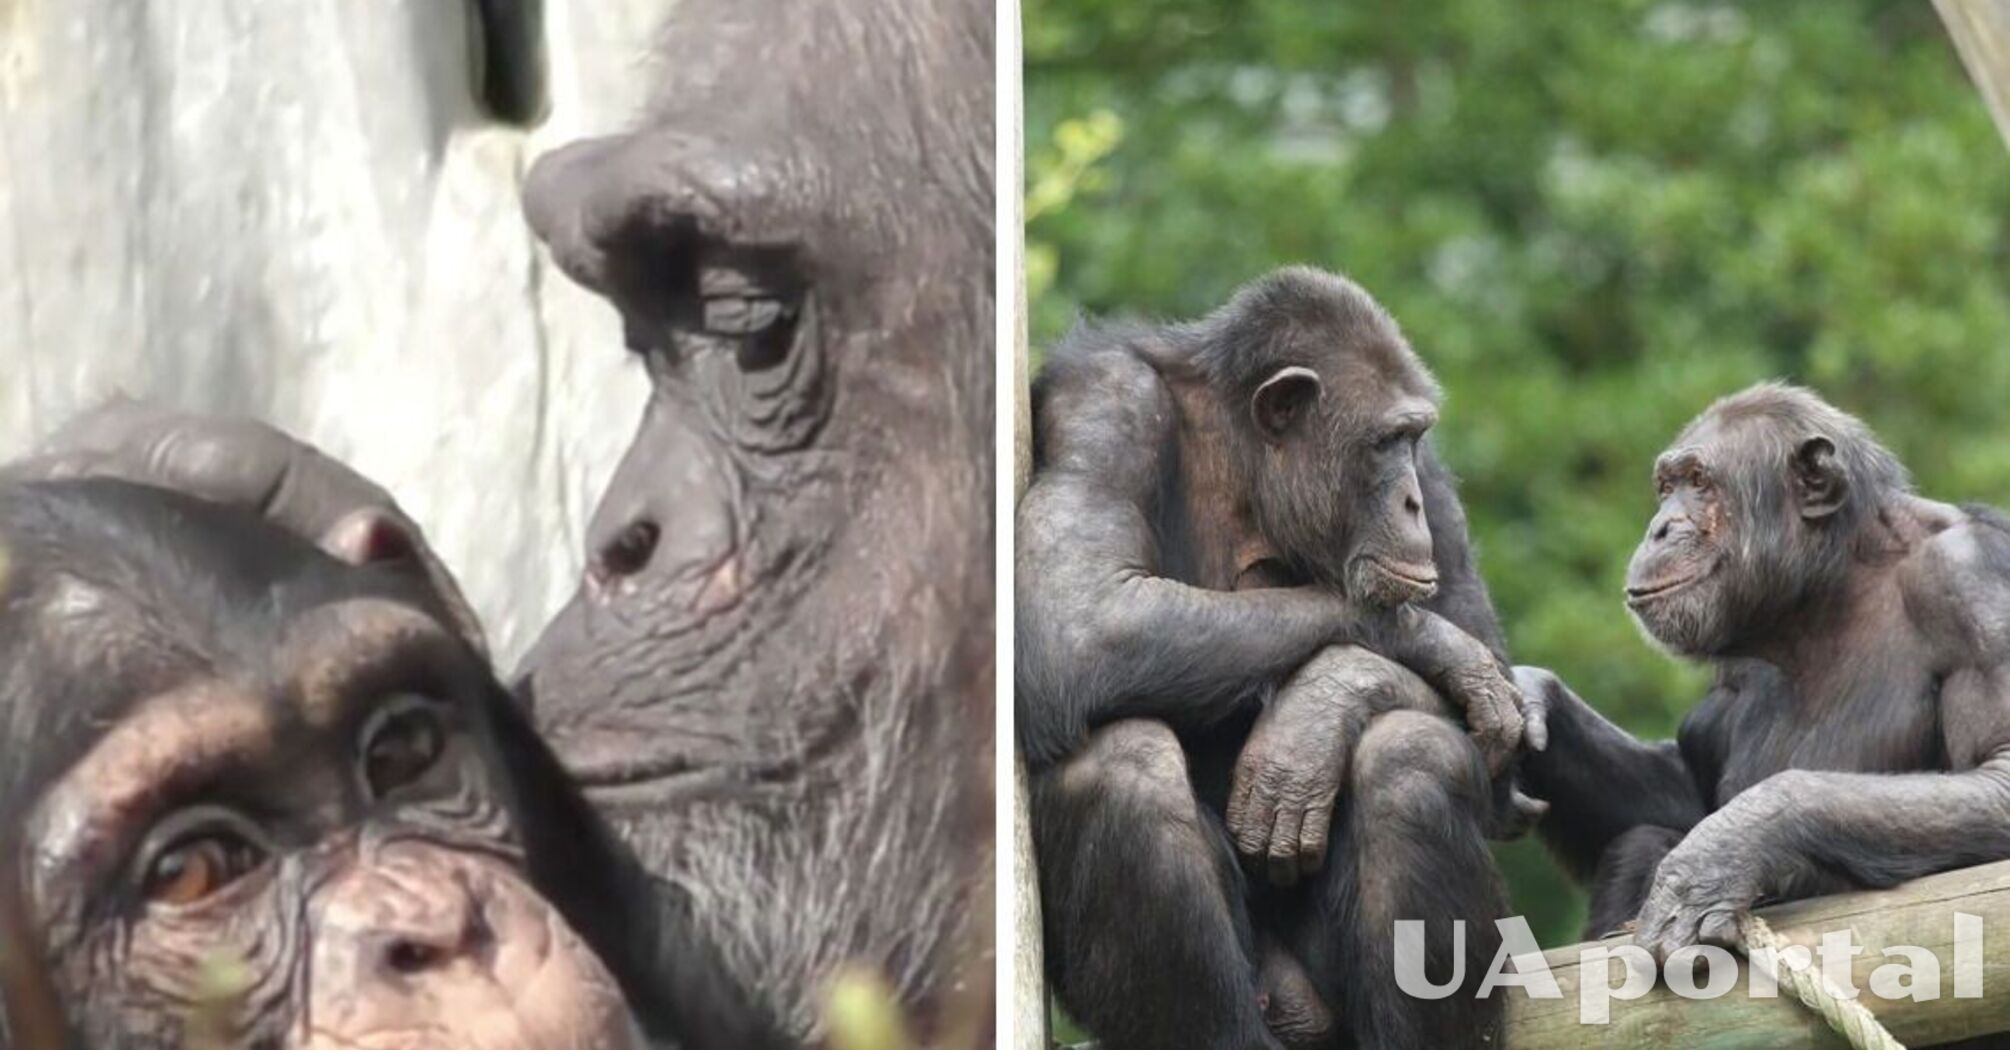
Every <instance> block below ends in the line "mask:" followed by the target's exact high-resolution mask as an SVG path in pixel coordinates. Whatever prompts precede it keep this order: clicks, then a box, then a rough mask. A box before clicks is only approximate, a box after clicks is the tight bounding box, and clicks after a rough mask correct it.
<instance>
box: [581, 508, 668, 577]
mask: <svg viewBox="0 0 2010 1050" xmlns="http://www.w3.org/2000/svg"><path fill="white" fill-rule="evenodd" d="M662 536H663V529H662V527H661V526H659V525H657V524H656V523H655V522H654V521H651V520H650V519H648V518H637V519H635V520H634V521H631V522H629V523H628V524H626V525H623V526H622V527H621V528H619V529H616V530H615V532H614V535H613V536H611V537H609V538H608V539H607V542H605V543H603V544H601V545H600V549H598V550H596V551H594V552H593V558H592V560H591V562H590V563H589V564H588V565H587V567H586V571H587V573H588V574H589V575H591V576H592V577H593V578H594V579H595V580H596V581H597V582H600V583H603V584H605V583H610V582H612V581H614V580H616V579H619V578H621V577H623V576H633V575H635V574H636V573H639V572H641V571H642V570H643V569H646V568H648V567H649V559H650V557H652V556H653V555H654V554H655V553H656V542H657V540H659V539H661V538H662Z"/></svg>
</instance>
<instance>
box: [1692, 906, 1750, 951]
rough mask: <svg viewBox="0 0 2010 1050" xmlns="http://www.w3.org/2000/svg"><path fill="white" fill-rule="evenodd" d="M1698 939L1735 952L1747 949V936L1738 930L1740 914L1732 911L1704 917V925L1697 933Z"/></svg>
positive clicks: (1716, 912) (1711, 913) (1714, 913)
mask: <svg viewBox="0 0 2010 1050" xmlns="http://www.w3.org/2000/svg"><path fill="white" fill-rule="evenodd" d="M1696 939H1697V940H1699V941H1701V942H1702V943H1704V944H1714V945H1716V946H1717V947H1719V948H1730V949H1732V950H1734V951H1741V950H1743V949H1744V947H1745V935H1744V933H1743V932H1742V931H1740V930H1739V929H1738V913H1737V912H1732V911H1713V912H1710V913H1709V914H1707V915H1705V916H1703V925H1702V928H1701V929H1699V930H1697V931H1696Z"/></svg>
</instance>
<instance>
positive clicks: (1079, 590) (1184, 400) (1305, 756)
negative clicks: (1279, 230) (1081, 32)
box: [1016, 268, 1536, 1050]
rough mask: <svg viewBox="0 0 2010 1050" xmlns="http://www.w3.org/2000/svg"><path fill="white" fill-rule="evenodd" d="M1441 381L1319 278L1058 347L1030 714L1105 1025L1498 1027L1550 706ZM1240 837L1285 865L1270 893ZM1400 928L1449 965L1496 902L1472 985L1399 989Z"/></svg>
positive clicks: (1044, 468)
mask: <svg viewBox="0 0 2010 1050" xmlns="http://www.w3.org/2000/svg"><path fill="white" fill-rule="evenodd" d="M1438 400H1439V394H1438V389H1437V387H1436V385H1435V383H1434V382H1433V380H1432V379H1431V377H1430V376H1429V374H1428V373H1427V372H1426V371H1425V370H1424V367H1423V366H1422V364H1421V363H1420V362H1419V361H1418V360H1417V358H1416V355H1415V354H1414V353H1412V352H1411V350H1410V348H1409V346H1408V344H1407V343H1405V341H1404V340H1403V337H1402V335H1401V334H1400V333H1399V332H1398V330H1397V328H1396V325H1395V323H1394V322H1393V321H1392V319H1391V318H1390V317H1389V316H1388V314H1386V313H1385V312H1384V311H1383V310H1382V309H1381V307H1380V306H1379V305H1378V304H1377V303H1376V302H1375V301H1374V300H1373V299H1372V298H1370V297H1369V296H1368V294H1367V293H1366V292H1364V291H1363V290H1361V289H1360V288H1359V287H1358V286H1356V285H1354V284H1353V283H1352V282H1350V281H1347V280H1346V279H1344V278H1341V277H1337V276H1333V275H1330V274H1326V273H1322V272H1319V271H1316V270H1311V269H1303V268H1292V269H1285V270H1281V271H1278V272H1277V273H1274V274H1272V275H1271V276H1269V277H1266V278H1264V279H1261V280H1259V281H1256V282H1254V283H1253V284H1251V285H1249V286H1247V287H1245V288H1244V289H1242V290H1241V291H1239V292H1238V293H1237V294H1236V295H1235V296H1234V298H1233V299H1232V300H1231V301H1230V302H1229V303H1228V304H1227V305H1226V306H1225V307H1223V308H1221V309H1220V310H1218V311H1216V312H1215V313H1213V314H1211V315H1209V316H1207V317H1206V318H1204V319H1202V320H1199V321H1195V322H1191V323H1186V324H1174V325H1168V326H1144V325H1097V326H1090V327H1086V328H1083V329H1081V330H1078V331H1077V332H1075V333H1074V334H1073V335H1071V336H1069V337H1068V338H1067V339H1066V340H1064V341H1063V342H1062V343H1061V344H1060V345H1058V346H1056V347H1055V348H1054V349H1053V350H1052V351H1051V354H1050V357H1049V361H1048V363H1047V365H1046V367H1045V368H1044V369H1043V370H1042V373H1041V376H1040V378H1039V381H1038V383H1037V385H1036V387H1035V390H1034V419H1035V450H1034V477H1033V483H1032V487H1031V489H1030V490H1029V491H1028V492H1027V494H1026V497H1025V499H1024V501H1023V502H1022V503H1021V505H1020V511H1019V529H1018V576H1017V579H1018V581H1019V582H1018V591H1019V593H1018V597H1017V620H1018V633H1017V649H1018V664H1017V667H1018V681H1017V689H1016V703H1017V708H1018V723H1017V725H1018V731H1019V739H1020V743H1021V747H1022V749H1023V751H1024V753H1025V755H1026V757H1027V759H1028V761H1029V764H1030V766H1031V767H1032V769H1033V771H1034V773H1033V777H1034V785H1033V823H1034V833H1035V837H1036V844H1037V847H1038V850H1039V854H1040V872H1041V893H1042V897H1043V899H1044V902H1045V915H1046V918H1047V923H1048V925H1047V934H1046V935H1047V941H1048V946H1049V956H1048V958H1049V960H1050V966H1051V969H1052V976H1053V979H1054V981H1055V984H1056V987H1057V989H1058V992H1059V995H1060V997H1061V1000H1062V1002H1063V1003H1064V1004H1065V1005H1066V1006H1067V1007H1068V1009H1069V1010H1070V1011H1071V1012H1073V1013H1074V1015H1075V1016H1076V1017H1077V1018H1079V1019H1080V1020H1081V1021H1083V1022H1084V1023H1085V1024H1086V1025H1088V1026H1089V1027H1090V1028H1091V1029H1092V1030H1093V1031H1094V1032H1095V1033H1096V1034H1097V1035H1098V1036H1099V1037H1100V1038H1101V1039H1102V1040H1103V1042H1104V1043H1105V1045H1107V1046H1110V1047H1113V1048H1115V1050H1137V1048H1172V1047H1180V1048H1193V1047H1215V1048H1234V1050H1246V1048H1251V1047H1263V1046H1276V1045H1278V1039H1279V1037H1282V1038H1283V1039H1285V1040H1286V1041H1288V1042H1289V1043H1291V1044H1292V1045H1330V1044H1331V1043H1333V1042H1334V1041H1336V1040H1337V1039H1339V1038H1341V1037H1342V1036H1343V1035H1344V1034H1351V1036H1352V1037H1353V1038H1354V1039H1355V1040H1356V1041H1358V1042H1359V1044H1360V1045H1364V1046H1404V1047H1409V1046H1434V1047H1439V1046H1443V1047H1450V1046H1467V1045H1480V1044H1482V1043H1484V1042H1486V1041H1487V1040H1489V1039H1491V1038H1493V1037H1494V1036H1495V1035H1496V1033H1497V1030H1498V1025H1499V1005H1498V1001H1497V1000H1484V999H1479V998H1477V997H1476V996H1474V995H1473V994H1472V991H1473V989H1474V988H1475V987H1476V986H1477V984H1478V981H1479V974H1480V973H1481V972H1483V971H1484V970H1485V968H1486V966H1487V964H1488V962H1489V961H1490V960H1491V958H1492V955H1493V951H1494V947H1495V946H1496V945H1497V944H1498V938H1497V936H1496V934H1495V933H1494V928H1493V926H1492V923H1491V920H1492V919H1493V918H1496V917H1498V916H1499V915H1500V914H1502V913H1503V912H1504V904H1503V901H1502V897H1501V889H1500V885H1499V878H1498V875H1497V873H1496V871H1495V870H1494V868H1493V865H1492V863H1491V859H1490V857H1489V855H1488V853H1487V849H1486V845H1485V838H1486V837H1487V834H1488V833H1489V832H1490V831H1496V830H1499V824H1498V823H1497V821H1498V820H1499V818H1500V814H1501V813H1502V812H1504V811H1501V810H1498V809H1497V808H1496V805H1495V795H1496V791H1495V789H1494V788H1492V787H1490V785H1489V773H1488V769H1489V766H1491V768H1493V769H1494V770H1496V771H1499V770H1501V769H1502V767H1503V766H1504V764H1505V763H1506V759H1507V758H1508V757H1509V755H1510V754H1511V753H1512V751H1513V750H1514V748H1515V746H1516V744H1517V743H1518V740H1519V738H1520V735H1521V731H1522V726H1523V722H1522V715H1521V713H1520V711H1519V710H1518V707H1519V697H1518V695H1517V693H1516V692H1515V690H1514V688H1513V687H1512V686H1511V685H1510V684H1509V683H1508V681H1507V677H1506V667H1505V660H1504V657H1503V655H1502V649H1503V645H1502V640H1501V632H1500V628H1499V625H1498V624H1497V622H1496V621H1495V618H1494V613H1493V609H1492V607H1491V604H1490V603H1489V601H1488V599H1487V595H1486V590H1485V587H1484V585H1483V584H1482V583H1481V581H1480V578H1479V575H1478V573H1477V571H1476V568H1475V566H1474V564H1473V560H1472V557H1471V551H1470V549H1469V546H1468V541H1467V538H1466V529H1465V519H1464V514H1463V511H1462V510H1461V508H1460V506H1459V504H1458V500H1457V495H1456V493H1455V491H1454V487H1453V482H1452V479H1451V477H1450V475H1449V474H1448V473H1447V472H1446V471H1445V469H1444V468H1443V467H1442V466H1441V465H1440V464H1439V461H1438V459H1437V456H1436V454H1435V453H1434V452H1433V451H1432V448H1431V445H1430V442H1429V441H1428V440H1427V439H1426V437H1425V433H1426V431H1428V430H1429V429H1430V427H1431V426H1432V424H1433V423H1434V422H1435V421H1436V419H1437V412H1438V410H1437V404H1438ZM1426 683H1428V684H1426ZM1280 686H1281V687H1282V688H1280ZM1439 694H1442V696H1444V697H1446V698H1449V699H1451V700H1453V701H1455V702H1457V704H1458V707H1459V709H1462V711H1463V714H1464V716H1465V717H1466V719H1467V720H1468V721H1469V722H1470V724H1471V726H1472V729H1473V731H1474V733H1475V734H1476V736H1477V737H1478V742H1479V745H1480V746H1479V747H1477V748H1476V747H1475V746H1474V743H1473V742H1472V741H1469V740H1468V739H1467V738H1466V736H1465V734H1464V733H1463V732H1462V731H1461V730H1460V729H1459V728H1458V727H1457V726H1456V725H1455V723H1454V722H1452V721H1450V720H1448V719H1446V718H1444V717H1439V716H1438V715H1437V714H1433V713H1431V712H1439V713H1444V712H1447V711H1450V710H1451V709H1447V708H1445V707H1444V705H1443V704H1442V703H1441V701H1440V700H1439ZM1393 708H1418V709H1421V710H1391V709H1393ZM1384 711H1387V713H1380V712H1384ZM1452 713H1456V712H1455V711H1454V712H1452ZM1377 715H1379V716H1378V717H1375V718H1374V721H1373V722H1372V723H1370V722H1369V718H1370V717H1371V716H1377ZM1357 740H1358V744H1357ZM1535 742H1536V741H1535V740H1534V739H1532V740H1531V744H1534V743H1535ZM1483 755H1484V760H1485V761H1484V762H1483ZM1503 779H1504V778H1503ZM1343 782H1344V788H1343ZM1329 829H1330V834H1331V843H1330V845H1329V843H1328V841H1327V840H1328V833H1329ZM1238 852H1240V853H1242V854H1244V855H1246V856H1250V857H1252V858H1253V859H1254V860H1256V861H1258V862H1260V863H1261V864H1262V865H1263V867H1264V869H1265V871H1266V872H1267V874H1268V876H1269V878H1268V880H1267V881H1268V882H1270V883H1272V884H1273V885H1269V886H1264V885H1254V886H1252V885H1245V883H1244V878H1243V875H1242V874H1241V872H1240V871H1239V869H1238V867H1237V865H1236V863H1235V855H1236V854H1237V853H1238ZM1322 862H1323V871H1322ZM1306 876H1310V884H1309V886H1307V887H1304V888H1300V889H1287V888H1286V887H1291V886H1292V885H1293V884H1295V883H1296V882H1297V881H1298V880H1299V879H1300V878H1301V877H1306ZM1397 919H1423V920H1427V922H1428V928H1427V938H1428V939H1427V942H1426V943H1427V945H1428V957H1429V963H1430V965H1429V972H1430V973H1431V974H1432V975H1433V979H1435V980H1439V981H1442V980H1444V979H1445V978H1446V974H1447V971H1449V969H1450V968H1451V965H1452V955H1453V952H1454V947H1453V932H1452V921H1451V920H1453V919H1464V920H1467V923H1468V925H1469V926H1471V927H1472V928H1470V929H1468V930H1466V931H1465V934H1464V941H1463V944H1464V945H1465V952H1466V954H1467V956H1468V958H1467V960H1466V967H1465V972H1466V986H1465V988H1464V990H1462V991H1461V992H1459V993H1455V994H1454V995H1453V996H1452V997H1450V998H1448V999H1445V1000H1441V1001H1428V1000H1422V999H1412V998H1409V997H1407V996H1406V995H1404V994H1403V993H1402V992H1400V991H1398V989H1397V986H1396V984H1395V981H1394V979H1393V975H1392V965H1393V962H1392V952H1393V948H1392V937H1393V933H1394V927H1393V923H1394V921H1395V920H1397ZM1335 1012H1337V1013H1338V1015H1339V1016H1338V1017H1337V1019H1336V1018H1335V1017H1334V1016H1333V1014H1334V1013H1335Z"/></svg>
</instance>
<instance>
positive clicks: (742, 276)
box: [697, 246, 802, 372]
mask: <svg viewBox="0 0 2010 1050" xmlns="http://www.w3.org/2000/svg"><path fill="white" fill-rule="evenodd" d="M697 279H698V299H699V309H700V315H699V319H698V321H699V326H700V327H701V328H702V329H703V330H704V332H705V334H707V335H709V336H711V337H713V338H715V339H719V340H723V341H727V342H730V343H731V344H733V346H734V356H735V358H736V359H737V360H738V363H739V366H740V367H741V368H742V369H744V370H746V371H750V372H753V371H760V370H762V369H768V368H773V367H775V366H776V365H779V364H781V363H782V362H783V361H786V360H788V356H789V346H790V345H791V344H792V343H793V342H794V341H795V330H796V316H797V315H798V314H799V313H800V312H801V306H802V296H801V294H800V292H801V278H800V277H799V276H798V275H797V273H796V272H795V268H794V265H793V262H792V259H791V255H790V253H789V251H788V250H787V249H781V248H757V247H747V246H719V247H718V248H717V249H716V250H715V251H714V253H713V254H712V255H711V256H710V257H709V258H708V259H707V260H706V261H705V262H704V263H703V264H701V265H700V266H699V268H698V274H697Z"/></svg>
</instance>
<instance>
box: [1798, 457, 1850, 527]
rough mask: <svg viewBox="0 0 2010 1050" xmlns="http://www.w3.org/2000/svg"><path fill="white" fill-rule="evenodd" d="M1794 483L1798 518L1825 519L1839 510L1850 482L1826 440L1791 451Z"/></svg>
mask: <svg viewBox="0 0 2010 1050" xmlns="http://www.w3.org/2000/svg"><path fill="white" fill-rule="evenodd" d="M1793 479H1794V498H1795V499H1796V500H1798V501H1800V505H1801V517H1803V518H1810V519H1813V518H1826V517H1828V516H1829V515H1831V514H1834V513H1835V512H1836V511H1838V510H1841V509H1842V505H1843V497H1844V495H1845V494H1846V493H1847V492H1848V490H1849V479H1848V478H1847V477H1845V476H1844V475H1843V468H1842V463H1840V462H1839V461H1837V459H1836V446H1835V442H1833V441H1830V440H1829V439H1828V438H1825V437H1811V438H1809V439H1807V440H1806V441H1803V442H1801V447H1799V448H1797V449H1795V450H1794V463H1793Z"/></svg>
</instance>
